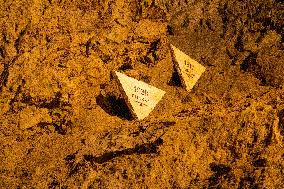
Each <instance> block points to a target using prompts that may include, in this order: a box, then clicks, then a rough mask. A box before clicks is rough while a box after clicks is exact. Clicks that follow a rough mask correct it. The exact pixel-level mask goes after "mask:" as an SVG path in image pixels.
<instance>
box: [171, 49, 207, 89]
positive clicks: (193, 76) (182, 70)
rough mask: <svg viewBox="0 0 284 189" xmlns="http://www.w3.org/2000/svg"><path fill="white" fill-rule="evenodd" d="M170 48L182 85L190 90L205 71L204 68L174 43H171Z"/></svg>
mask: <svg viewBox="0 0 284 189" xmlns="http://www.w3.org/2000/svg"><path fill="white" fill-rule="evenodd" d="M171 48H172V50H173V54H174V57H175V61H174V63H175V67H176V69H177V72H178V74H179V76H180V78H181V81H182V85H183V86H184V87H185V89H186V90H187V91H191V89H192V88H193V86H194V85H195V83H196V82H197V81H198V79H199V78H200V77H201V75H202V74H203V72H205V69H206V68H205V67H204V66H202V65H201V64H199V63H198V62H197V61H195V60H193V59H192V58H190V57H189V56H188V55H187V54H185V53H184V52H182V51H181V50H179V49H178V48H176V47H175V46H174V45H171Z"/></svg>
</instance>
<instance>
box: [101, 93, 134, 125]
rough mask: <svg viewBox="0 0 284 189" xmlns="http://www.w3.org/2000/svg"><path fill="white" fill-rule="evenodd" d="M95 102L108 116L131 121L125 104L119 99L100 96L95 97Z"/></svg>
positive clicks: (110, 96) (111, 96)
mask: <svg viewBox="0 0 284 189" xmlns="http://www.w3.org/2000/svg"><path fill="white" fill-rule="evenodd" d="M96 102H97V104H98V105H99V106H100V107H101V108H102V109H103V110H104V111H105V112H106V113H108V114H109V115H112V116H117V117H119V118H121V119H127V120H132V119H133V117H132V115H131V112H130V110H129V108H128V107H127V104H126V102H125V101H124V100H123V99H121V98H117V97H116V96H113V95H107V96H103V95H102V94H100V95H99V96H97V97H96Z"/></svg>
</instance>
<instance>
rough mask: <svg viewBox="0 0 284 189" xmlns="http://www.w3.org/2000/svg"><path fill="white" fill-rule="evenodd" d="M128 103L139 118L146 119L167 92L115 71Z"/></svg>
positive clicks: (134, 114)
mask: <svg viewBox="0 0 284 189" xmlns="http://www.w3.org/2000/svg"><path fill="white" fill-rule="evenodd" d="M115 76H116V79H117V82H118V83H119V86H120V89H121V91H122V94H123V96H124V98H125V99H126V103H127V105H128V107H129V109H130V111H131V113H132V114H133V116H134V117H135V118H137V119H144V118H145V117H147V116H148V115H149V114H150V112H151V111H152V110H153V109H154V108H155V106H156V105H157V104H158V102H159V101H160V100H161V99H162V97H163V96H164V94H165V92H164V91H162V90H160V89H158V88H156V87H154V86H151V85H149V84H147V83H145V82H142V81H138V80H136V79H134V78H131V77H128V76H127V75H125V74H122V73H119V72H115Z"/></svg>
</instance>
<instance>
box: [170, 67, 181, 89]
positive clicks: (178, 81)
mask: <svg viewBox="0 0 284 189" xmlns="http://www.w3.org/2000/svg"><path fill="white" fill-rule="evenodd" d="M168 85H170V86H176V87H182V82H181V79H180V77H179V74H178V72H177V70H176V69H174V71H173V74H172V77H171V79H170V81H169V82H168Z"/></svg>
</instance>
